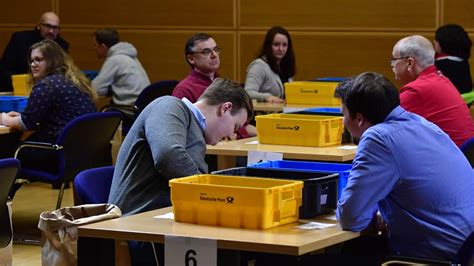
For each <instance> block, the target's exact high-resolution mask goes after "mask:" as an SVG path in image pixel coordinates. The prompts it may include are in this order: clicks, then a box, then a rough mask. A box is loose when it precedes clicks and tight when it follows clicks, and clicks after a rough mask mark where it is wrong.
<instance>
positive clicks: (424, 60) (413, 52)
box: [393, 35, 435, 69]
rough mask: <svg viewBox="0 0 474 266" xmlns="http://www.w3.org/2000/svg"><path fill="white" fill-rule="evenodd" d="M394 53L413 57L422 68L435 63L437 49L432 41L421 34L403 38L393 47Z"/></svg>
mask: <svg viewBox="0 0 474 266" xmlns="http://www.w3.org/2000/svg"><path fill="white" fill-rule="evenodd" d="M393 54H398V55H399V57H413V58H414V59H415V60H416V63H417V65H418V66H419V67H420V68H421V69H425V68H427V67H429V66H431V65H433V64H434V55H435V51H434V48H433V45H432V44H431V42H430V41H429V40H428V39H426V38H425V37H423V36H421V35H412V36H408V37H405V38H403V39H401V40H400V41H398V42H397V44H395V46H394V47H393Z"/></svg>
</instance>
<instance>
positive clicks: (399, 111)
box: [384, 105, 406, 122]
mask: <svg viewBox="0 0 474 266" xmlns="http://www.w3.org/2000/svg"><path fill="white" fill-rule="evenodd" d="M403 112H406V110H405V109H403V108H402V107H401V106H400V105H399V106H397V107H395V108H394V109H393V110H392V111H391V112H390V114H388V115H387V117H386V118H385V120H384V122H386V121H389V120H391V119H393V118H395V117H399V116H400V115H401V114H402V113H403Z"/></svg>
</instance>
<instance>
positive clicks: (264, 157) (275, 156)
mask: <svg viewBox="0 0 474 266" xmlns="http://www.w3.org/2000/svg"><path fill="white" fill-rule="evenodd" d="M275 160H283V153H280V152H265V151H249V152H248V154H247V165H251V164H256V163H260V162H266V161H275Z"/></svg>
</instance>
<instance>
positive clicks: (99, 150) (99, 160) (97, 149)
mask: <svg viewBox="0 0 474 266" xmlns="http://www.w3.org/2000/svg"><path fill="white" fill-rule="evenodd" d="M120 120H121V114H120V113H119V112H104V113H100V112H97V113H89V114H84V115H81V116H79V117H77V118H76V119H74V120H72V121H71V122H69V123H68V124H67V125H66V126H65V127H64V129H63V130H62V131H61V133H60V135H59V137H58V139H57V142H56V144H58V145H61V146H63V147H64V148H63V149H62V150H60V151H59V154H60V156H59V158H60V162H59V169H60V172H63V178H64V179H63V180H67V181H72V180H73V179H74V177H75V176H76V175H77V174H78V173H79V172H80V171H83V170H85V169H91V168H96V167H101V166H108V165H112V154H111V140H112V138H113V136H114V133H115V131H116V129H117V127H118V126H119V124H120Z"/></svg>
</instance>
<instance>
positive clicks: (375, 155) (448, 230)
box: [336, 73, 474, 261]
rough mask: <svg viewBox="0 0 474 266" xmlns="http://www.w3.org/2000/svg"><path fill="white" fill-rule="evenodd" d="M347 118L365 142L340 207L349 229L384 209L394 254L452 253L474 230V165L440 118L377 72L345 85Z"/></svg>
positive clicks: (448, 256)
mask: <svg viewBox="0 0 474 266" xmlns="http://www.w3.org/2000/svg"><path fill="white" fill-rule="evenodd" d="M336 97H339V98H341V100H342V111H343V114H344V125H345V126H346V127H347V128H348V130H349V132H350V133H351V135H352V137H353V138H354V140H355V141H356V142H357V141H358V142H359V146H358V151H357V154H356V156H355V158H354V161H353V164H352V170H351V173H350V175H349V178H348V182H347V186H346V188H345V189H344V190H343V192H342V195H341V198H340V200H339V203H338V208H337V218H338V221H339V223H340V224H341V227H342V228H343V229H344V230H351V231H362V230H364V229H366V228H367V227H368V226H369V225H370V223H371V222H372V221H373V220H374V219H373V218H374V214H375V213H376V211H377V210H379V211H380V213H381V216H382V218H383V221H384V223H385V224H386V225H387V230H388V245H389V251H390V253H391V254H393V255H401V256H410V257H418V258H430V259H438V260H450V261H452V260H454V259H455V255H456V253H457V251H458V250H459V248H460V247H461V245H462V244H463V242H464V240H465V239H466V238H467V236H468V235H469V234H470V233H471V232H473V231H474V197H473V196H472V191H474V173H473V170H472V168H471V166H470V164H469V162H468V161H467V159H466V158H465V156H464V155H463V154H462V152H461V151H460V150H459V149H458V147H457V146H456V145H455V144H454V143H453V142H452V140H451V139H450V138H449V136H448V135H446V134H445V133H444V132H443V131H442V130H441V129H440V128H439V127H438V126H436V125H435V124H433V123H431V122H429V121H427V120H426V119H424V118H422V117H421V116H418V115H416V114H413V113H410V112H407V111H406V110H404V109H403V108H402V107H400V106H399V104H400V99H399V95H398V91H397V89H396V88H395V86H394V85H393V84H391V83H390V81H388V80H387V79H386V78H385V77H383V76H382V75H380V74H377V73H362V74H360V75H359V76H358V77H357V78H355V80H353V84H350V85H348V86H347V84H346V86H340V87H339V88H338V89H337V90H336Z"/></svg>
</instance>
